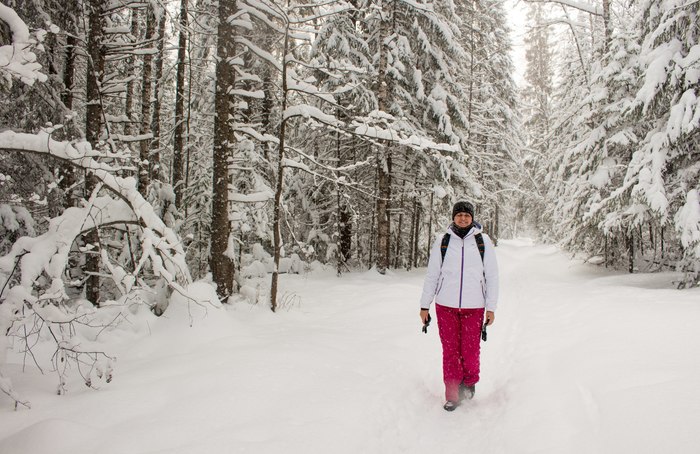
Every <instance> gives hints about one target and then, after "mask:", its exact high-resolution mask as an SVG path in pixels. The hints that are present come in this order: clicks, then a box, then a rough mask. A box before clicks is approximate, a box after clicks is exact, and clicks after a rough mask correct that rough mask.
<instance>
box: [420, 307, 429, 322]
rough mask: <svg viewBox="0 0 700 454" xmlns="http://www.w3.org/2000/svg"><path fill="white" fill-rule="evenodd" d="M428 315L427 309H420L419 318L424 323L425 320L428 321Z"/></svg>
mask: <svg viewBox="0 0 700 454" xmlns="http://www.w3.org/2000/svg"><path fill="white" fill-rule="evenodd" d="M429 316H430V311H429V310H428V309H421V310H420V320H421V322H423V324H424V325H425V322H427V321H428V317H429Z"/></svg>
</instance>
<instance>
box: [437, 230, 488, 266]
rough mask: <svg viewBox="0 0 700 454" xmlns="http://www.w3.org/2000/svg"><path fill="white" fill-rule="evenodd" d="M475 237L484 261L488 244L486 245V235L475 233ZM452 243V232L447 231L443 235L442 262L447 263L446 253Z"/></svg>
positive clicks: (441, 246) (441, 245)
mask: <svg viewBox="0 0 700 454" xmlns="http://www.w3.org/2000/svg"><path fill="white" fill-rule="evenodd" d="M474 239H475V240H476V247H477V248H478V249H479V255H480V256H481V262H482V263H483V262H484V251H485V250H486V246H484V236H483V235H482V234H481V233H477V234H476V235H474ZM449 245H450V234H449V233H446V234H445V236H443V237H442V243H440V255H441V256H442V262H441V263H445V253H446V252H447V247H448V246H449Z"/></svg>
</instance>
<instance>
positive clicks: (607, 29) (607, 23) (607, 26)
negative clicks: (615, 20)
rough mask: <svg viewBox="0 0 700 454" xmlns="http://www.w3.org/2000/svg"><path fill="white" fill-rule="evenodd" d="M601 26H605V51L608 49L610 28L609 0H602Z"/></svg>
mask: <svg viewBox="0 0 700 454" xmlns="http://www.w3.org/2000/svg"><path fill="white" fill-rule="evenodd" d="M603 27H604V28H605V53H606V54H607V53H608V51H609V50H610V43H611V42H612V29H611V28H610V0H603Z"/></svg>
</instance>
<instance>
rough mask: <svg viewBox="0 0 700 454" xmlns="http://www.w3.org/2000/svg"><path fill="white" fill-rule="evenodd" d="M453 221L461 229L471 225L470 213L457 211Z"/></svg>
mask: <svg viewBox="0 0 700 454" xmlns="http://www.w3.org/2000/svg"><path fill="white" fill-rule="evenodd" d="M454 221H455V224H456V225H457V227H459V228H460V229H463V228H465V227H469V226H470V225H472V215H471V214H469V213H457V214H456V215H455V219H454Z"/></svg>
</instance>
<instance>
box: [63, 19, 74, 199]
mask: <svg viewBox="0 0 700 454" xmlns="http://www.w3.org/2000/svg"><path fill="white" fill-rule="evenodd" d="M75 34H76V30H70V33H69V34H68V36H67V38H66V63H65V66H64V68H63V93H61V101H62V102H63V105H64V106H66V109H68V110H73V85H74V83H75V56H76V54H77V53H76V45H77V44H78V40H77V38H76V37H75ZM61 175H62V176H63V178H62V179H61V183H60V187H61V189H62V190H63V192H64V199H63V206H64V208H68V207H71V206H73V205H74V198H73V196H72V191H73V186H74V185H75V183H76V182H77V180H78V178H77V176H76V169H75V166H72V165H67V164H61Z"/></svg>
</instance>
